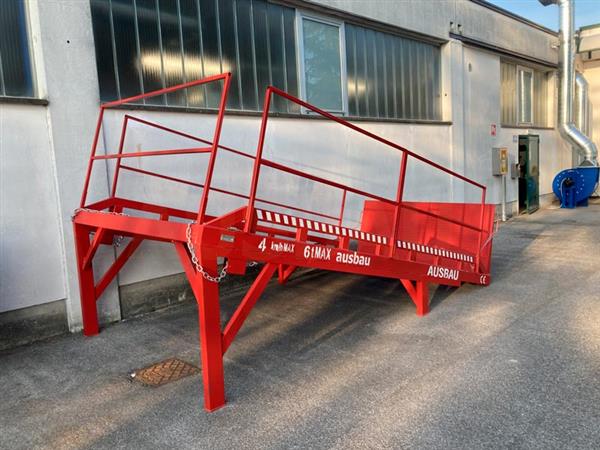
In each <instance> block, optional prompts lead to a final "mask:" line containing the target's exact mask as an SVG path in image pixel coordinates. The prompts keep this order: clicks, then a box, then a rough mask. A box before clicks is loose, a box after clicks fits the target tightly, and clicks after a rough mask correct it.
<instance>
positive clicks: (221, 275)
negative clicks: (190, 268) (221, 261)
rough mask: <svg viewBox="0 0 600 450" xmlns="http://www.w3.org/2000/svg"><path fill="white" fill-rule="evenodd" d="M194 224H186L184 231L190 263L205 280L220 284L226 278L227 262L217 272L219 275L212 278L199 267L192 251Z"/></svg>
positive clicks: (198, 262)
mask: <svg viewBox="0 0 600 450" xmlns="http://www.w3.org/2000/svg"><path fill="white" fill-rule="evenodd" d="M195 223H196V222H190V223H188V225H187V228H186V230H185V237H186V239H187V247H188V250H189V251H190V255H191V256H192V263H193V264H194V266H195V267H196V271H197V272H198V273H199V274H201V275H202V276H203V277H204V278H205V279H206V280H208V281H211V282H213V283H220V282H221V281H223V279H224V278H225V277H226V276H227V267H228V264H229V262H228V261H225V265H224V266H223V268H222V269H221V271H220V272H219V275H217V276H216V277H213V276H212V275H211V274H209V273H208V272H207V271H205V270H204V267H202V266H201V265H200V261H198V257H197V256H196V251H195V250H194V244H193V243H192V225H194V224H195Z"/></svg>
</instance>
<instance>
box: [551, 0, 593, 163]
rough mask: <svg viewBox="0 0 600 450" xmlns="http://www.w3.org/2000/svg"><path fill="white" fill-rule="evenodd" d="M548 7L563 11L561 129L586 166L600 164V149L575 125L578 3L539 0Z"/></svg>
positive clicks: (561, 26) (560, 62)
mask: <svg viewBox="0 0 600 450" xmlns="http://www.w3.org/2000/svg"><path fill="white" fill-rule="evenodd" d="M539 1H540V3H542V4H543V5H544V6H546V5H550V4H557V5H558V6H559V9H560V55H559V78H560V85H559V93H558V127H559V131H560V134H561V136H562V137H563V139H564V140H565V141H567V142H568V143H569V144H570V145H572V146H573V147H574V148H575V149H576V150H577V151H578V152H579V153H580V154H581V156H583V158H584V161H583V163H582V164H581V165H582V166H597V165H598V148H597V147H596V144H594V143H593V142H592V140H591V139H590V138H589V137H587V136H586V135H585V134H584V133H583V132H582V131H581V130H580V129H579V128H577V126H576V125H575V124H574V123H573V91H574V90H575V82H574V81H575V37H574V34H573V29H574V28H575V21H574V14H573V9H574V0H539Z"/></svg>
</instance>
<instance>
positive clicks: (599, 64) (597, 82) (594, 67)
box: [583, 60, 600, 148]
mask: <svg viewBox="0 0 600 450" xmlns="http://www.w3.org/2000/svg"><path fill="white" fill-rule="evenodd" d="M583 75H584V76H585V79H586V80H587V82H588V84H589V91H588V95H589V102H590V104H591V105H592V106H593V107H592V123H591V129H592V140H593V141H594V142H595V143H596V146H598V148H600V60H597V61H592V62H589V63H586V66H585V72H584V73H583Z"/></svg>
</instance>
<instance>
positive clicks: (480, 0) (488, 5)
mask: <svg viewBox="0 0 600 450" xmlns="http://www.w3.org/2000/svg"><path fill="white" fill-rule="evenodd" d="M470 1H471V2H473V3H477V4H478V5H480V6H483V7H484V8H487V9H491V10H492V11H495V12H497V13H500V14H502V15H504V16H507V17H510V18H511V19H515V20H516V21H518V22H521V23H523V24H525V25H529V26H530V27H533V28H536V29H538V30H540V31H543V32H545V33H548V34H551V35H552V36H554V37H558V31H554V30H552V29H550V28H547V27H545V26H543V25H540V24H539V23H536V22H533V21H531V20H529V19H526V18H525V17H523V16H519V15H518V14H515V13H513V12H510V11H508V10H506V9H504V8H501V7H500V6H497V5H494V4H493V3H490V2H488V1H486V0H470ZM599 25H600V24H599Z"/></svg>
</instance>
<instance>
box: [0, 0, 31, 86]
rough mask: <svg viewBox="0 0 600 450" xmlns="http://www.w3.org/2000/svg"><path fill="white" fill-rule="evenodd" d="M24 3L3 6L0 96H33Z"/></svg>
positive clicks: (11, 1)
mask: <svg viewBox="0 0 600 450" xmlns="http://www.w3.org/2000/svg"><path fill="white" fill-rule="evenodd" d="M34 95H35V84H34V81H33V70H32V64H31V52H30V49H29V39H28V27H27V11H26V7H25V0H3V1H2V2H1V3H0V97H33V96H34Z"/></svg>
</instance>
